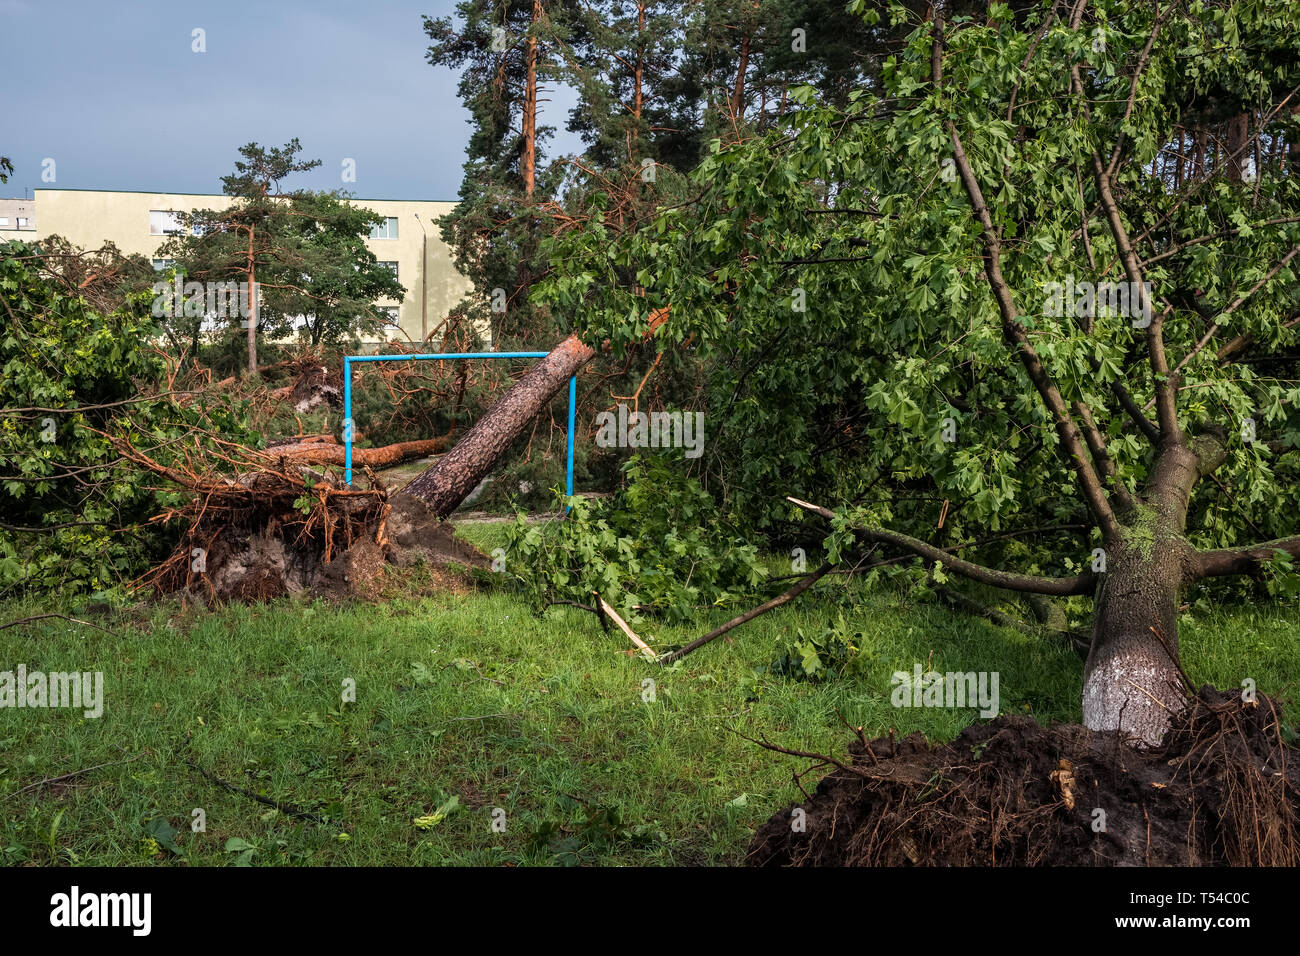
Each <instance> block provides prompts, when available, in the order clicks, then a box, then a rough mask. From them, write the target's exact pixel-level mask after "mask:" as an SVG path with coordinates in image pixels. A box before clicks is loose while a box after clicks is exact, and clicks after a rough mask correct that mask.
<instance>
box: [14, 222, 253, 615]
mask: <svg viewBox="0 0 1300 956" xmlns="http://www.w3.org/2000/svg"><path fill="white" fill-rule="evenodd" d="M65 268H66V264H65V263H57V262H56V263H52V262H49V261H47V259H46V256H45V253H44V252H43V251H42V250H38V249H37V248H35V247H34V246H32V245H30V244H28V243H24V242H9V243H4V244H0V306H2V307H3V309H4V314H5V333H4V336H3V337H2V338H0V369H2V370H3V371H2V373H0V408H3V412H0V594H13V593H16V592H24V591H30V592H36V593H40V592H50V591H56V590H57V591H61V592H65V593H66V592H74V593H75V592H81V591H106V590H109V589H112V588H114V587H115V586H117V585H120V584H121V583H122V582H123V581H124V580H125V579H126V578H128V577H130V576H131V575H133V574H135V573H138V572H140V571H142V570H144V568H145V567H147V566H148V562H149V560H150V559H151V557H157V556H160V555H161V554H163V553H165V551H166V550H167V545H168V544H169V543H170V541H169V537H168V532H167V531H166V530H164V529H163V528H161V527H160V526H158V525H156V524H151V523H150V522H149V519H151V518H152V517H153V516H154V515H156V514H158V513H159V512H161V511H163V510H165V508H166V507H167V506H168V505H170V504H174V503H175V501H176V499H175V498H174V496H173V495H171V494H170V493H168V492H164V491H160V490H158V489H157V488H156V482H155V481H154V480H153V476H150V475H148V474H146V473H144V472H143V471H142V470H141V469H139V468H136V467H134V466H133V465H131V464H130V463H129V462H127V461H125V460H124V459H123V457H122V454H121V446H120V445H118V444H115V443H118V442H124V443H127V444H129V445H130V446H131V447H132V448H136V449H149V450H151V451H153V450H154V449H157V450H156V451H154V453H155V454H156V455H157V456H158V458H159V460H160V461H161V462H162V463H164V464H170V463H173V462H174V461H175V460H176V456H177V454H178V452H177V451H176V449H177V448H178V447H180V446H181V445H182V443H183V446H184V447H185V448H187V449H190V450H193V449H195V448H196V447H211V443H210V439H209V437H208V436H209V435H210V433H211V430H212V429H213V428H215V429H217V430H218V431H220V432H223V433H224V434H225V435H226V436H228V437H230V438H233V439H236V440H238V439H241V438H242V439H246V440H251V439H253V438H255V436H251V435H249V433H248V432H247V430H246V422H245V420H244V418H243V412H242V410H241V409H237V408H227V407H223V406H222V405H221V404H220V402H219V401H217V400H215V399H214V400H213V401H212V402H210V403H208V405H207V407H206V408H205V409H203V410H202V411H200V410H198V409H196V408H194V407H192V406H191V407H187V406H183V405H180V404H178V403H177V401H176V400H175V397H174V396H172V395H169V394H166V393H165V392H163V391H162V389H161V387H160V384H159V383H160V382H162V381H164V380H165V372H166V363H165V361H164V359H163V356H162V355H161V353H160V352H159V351H158V350H157V349H155V348H154V347H153V346H152V344H151V343H152V342H153V340H154V339H155V337H156V336H157V334H158V329H157V326H156V325H155V324H154V322H153V319H152V317H151V315H150V304H151V299H152V295H151V293H149V292H147V291H146V292H143V293H140V294H137V295H133V296H129V297H128V300H127V302H126V303H124V304H123V305H122V307H121V308H118V309H116V310H115V311H113V312H109V313H100V312H98V311H96V310H95V309H94V308H93V307H91V306H90V305H89V304H88V302H87V300H86V298H85V296H84V295H82V294H81V292H82V290H81V288H80V285H81V283H80V282H76V281H71V280H69V278H68V277H67V276H64V275H62V274H61V272H60V270H61V269H65Z"/></svg>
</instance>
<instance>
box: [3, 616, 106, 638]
mask: <svg viewBox="0 0 1300 956" xmlns="http://www.w3.org/2000/svg"><path fill="white" fill-rule="evenodd" d="M50 617H57V618H62V619H63V620H65V621H71V622H72V623H73V624H84V625H86V627H93V628H95V629H96V630H99V631H103V632H104V633H105V634H112V633H113V632H112V631H110V630H109V629H108V628H106V627H100V626H99V625H98V624H92V623H91V622H90V621H83V620H80V619H79V618H75V617H68V615H66V614H35V615H33V616H32V617H20V618H19V619H18V620H16V621H10V622H9V623H8V624H0V631H3V630H4V629H5V628H9V627H17V626H18V625H19V624H30V623H31V622H32V621H43V620H45V619H46V618H50Z"/></svg>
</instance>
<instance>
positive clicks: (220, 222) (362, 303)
mask: <svg viewBox="0 0 1300 956" xmlns="http://www.w3.org/2000/svg"><path fill="white" fill-rule="evenodd" d="M300 151H301V147H300V146H299V143H298V141H297V140H296V139H294V140H291V141H290V142H289V143H287V144H286V145H285V146H284V147H272V148H270V149H266V148H264V147H261V146H259V145H257V144H256V143H249V144H248V145H246V146H243V147H240V150H239V152H240V155H241V156H243V159H242V160H240V161H237V162H236V163H235V172H234V173H233V174H231V175H229V176H224V177H222V190H223V192H224V193H225V194H226V195H228V196H233V197H235V200H236V201H235V202H234V203H233V204H232V205H231V206H229V207H227V208H225V209H201V210H197V211H195V212H192V213H184V214H181V215H180V217H179V218H180V219H181V222H182V223H183V225H184V227H185V228H184V229H183V230H182V231H181V234H180V235H178V236H173V237H172V238H171V239H169V240H168V241H167V242H166V243H164V245H163V247H162V249H161V250H160V255H162V256H164V257H167V258H171V259H174V260H175V262H176V268H177V271H178V272H181V273H183V274H184V280H185V281H187V282H190V281H192V282H198V283H220V282H226V281H230V280H236V279H238V280H240V281H242V282H244V283H245V284H246V286H247V288H256V289H257V290H258V295H257V296H253V297H251V298H249V299H248V300H247V304H248V311H252V312H254V313H255V314H253V315H251V316H249V315H242V314H240V313H238V312H236V311H234V310H231V309H227V310H225V311H226V314H225V315H222V316H213V315H212V314H211V313H209V312H208V311H206V309H205V310H203V311H200V310H198V309H193V310H191V311H192V312H193V314H189V313H184V314H183V315H182V316H179V317H177V316H175V314H174V313H175V311H182V310H177V309H175V308H173V309H172V310H171V311H172V315H171V316H170V318H169V320H168V322H167V328H168V331H169V334H170V335H171V337H172V340H173V344H174V345H177V346H179V345H181V344H182V343H185V344H186V346H187V347H188V349H189V351H190V354H191V355H193V354H195V353H197V351H198V348H199V344H200V341H201V340H202V337H203V333H204V330H205V328H210V327H211V326H212V325H213V324H219V323H221V322H225V323H226V324H227V325H228V326H230V327H231V328H232V329H236V328H240V327H242V328H245V329H246V335H245V338H246V341H247V350H248V368H249V371H256V370H257V337H258V334H259V332H260V333H261V334H263V335H271V336H286V335H288V334H290V333H291V332H292V331H293V329H294V326H295V324H297V323H298V322H301V323H302V326H303V330H304V331H305V333H306V337H307V338H308V339H309V341H310V342H311V343H312V344H317V343H320V342H329V343H335V342H338V341H341V340H342V339H344V338H346V337H348V336H350V335H354V334H356V333H358V332H369V331H374V330H375V329H377V328H379V327H380V326H381V325H382V324H383V319H382V317H381V316H380V315H379V314H378V313H377V312H376V310H375V309H374V302H375V300H376V299H378V298H384V297H388V298H398V299H400V298H401V297H402V295H403V294H404V291H405V290H404V289H403V287H402V286H401V284H400V283H399V282H398V281H397V278H396V277H395V276H394V275H393V274H392V272H391V271H389V270H388V269H387V268H385V267H384V266H382V265H380V264H379V262H378V260H377V258H376V257H375V255H374V254H373V253H372V252H370V250H369V249H367V248H366V245H365V237H366V236H367V235H368V234H369V231H370V227H371V226H372V225H374V224H378V223H379V222H381V221H382V220H381V218H380V217H379V215H378V214H377V213H375V212H373V211H371V210H368V209H364V208H360V207H356V206H353V205H351V204H350V203H349V202H348V201H347V198H346V197H345V196H344V195H343V194H342V193H339V192H319V193H318V192H312V191H310V190H300V189H299V190H287V189H285V188H283V186H282V183H283V182H284V180H286V179H288V178H289V177H290V176H292V175H294V174H295V173H300V172H305V171H308V170H311V169H314V168H315V167H317V166H319V165H320V161H319V160H310V161H304V160H300V159H299V158H298V153H299V152H300Z"/></svg>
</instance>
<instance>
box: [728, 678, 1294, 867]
mask: <svg viewBox="0 0 1300 956" xmlns="http://www.w3.org/2000/svg"><path fill="white" fill-rule="evenodd" d="M1283 726H1284V725H1283V721H1282V717H1281V713H1280V711H1279V710H1278V709H1277V707H1276V705H1275V704H1274V703H1273V702H1272V701H1270V700H1269V699H1267V698H1266V697H1264V696H1263V695H1260V696H1259V698H1258V700H1257V702H1253V703H1246V702H1243V701H1242V699H1241V694H1240V693H1239V692H1235V691H1217V690H1214V689H1213V688H1210V687H1204V688H1202V689H1201V691H1200V692H1199V693H1198V694H1197V695H1196V697H1195V699H1194V700H1193V701H1192V702H1191V705H1190V706H1189V707H1188V708H1187V709H1186V710H1185V711H1184V712H1183V713H1182V714H1181V715H1179V716H1178V718H1176V720H1175V722H1174V725H1173V727H1172V729H1171V730H1170V732H1169V733H1168V735H1167V736H1166V738H1165V740H1164V742H1163V744H1162V745H1161V746H1160V747H1159V748H1152V749H1146V750H1136V749H1134V748H1132V747H1129V746H1127V745H1126V744H1125V743H1123V742H1122V741H1121V740H1120V739H1119V737H1118V736H1117V735H1116V734H1114V733H1097V732H1093V731H1090V730H1088V729H1086V728H1084V727H1080V726H1077V725H1073V724H1061V725H1056V726H1053V727H1047V728H1045V727H1040V726H1039V725H1038V724H1037V723H1035V722H1034V721H1033V720H1032V719H1031V718H1028V717H999V718H997V719H995V720H992V721H989V722H987V723H978V724H974V725H972V726H970V727H968V728H966V730H964V731H963V732H962V733H961V735H960V736H959V737H958V738H957V739H956V740H955V741H953V742H952V743H948V744H941V745H935V746H932V745H930V744H928V743H927V742H926V741H925V740H924V738H922V737H921V735H920V734H912V735H910V736H909V737H906V738H904V739H902V740H895V739H894V738H893V737H892V736H891V737H884V738H880V739H878V740H874V741H870V742H868V741H866V740H865V739H864V738H862V736H861V734H859V740H858V741H856V742H855V743H854V744H853V745H852V746H851V747H850V756H849V757H847V758H845V759H844V760H837V759H835V758H833V757H831V756H828V755H822V754H810V753H806V752H802V751H795V750H789V749H786V748H780V747H775V746H773V745H770V744H764V746H767V747H769V749H773V750H778V751H780V752H783V753H788V754H795V755H798V756H803V757H807V758H811V759H815V760H817V761H818V763H817V764H816V765H815V766H814V768H813V769H816V767H818V766H832V767H835V768H836V769H835V770H834V771H833V772H832V773H830V774H829V775H827V776H826V777H825V778H823V779H822V781H821V783H820V784H819V785H818V787H817V790H816V791H815V793H813V794H812V795H811V796H810V797H809V798H808V799H807V800H805V801H804V802H802V803H800V804H796V805H794V806H792V807H789V808H787V809H785V810H782V811H781V812H779V813H777V814H775V815H774V816H773V817H772V818H771V819H770V820H769V821H768V822H767V823H766V824H764V825H763V826H762V827H760V828H759V830H758V832H757V833H756V834H755V836H754V840H753V843H752V844H751V846H750V850H749V857H748V861H749V863H750V864H751V865H755V866H896V865H903V866H907V865H915V866H990V865H1000V866H1044V865H1047V866H1050V865H1068V866H1121V865H1139V866H1141V865H1182V866H1214V865H1225V864H1226V865H1231V866H1295V865H1297V864H1298V863H1300V764H1298V763H1297V762H1296V759H1295V758H1296V757H1297V756H1300V754H1297V752H1296V751H1295V749H1294V748H1292V747H1291V746H1289V745H1288V744H1286V743H1285V742H1284V739H1283V737H1284V731H1283ZM796 811H802V813H799V812H796Z"/></svg>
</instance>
